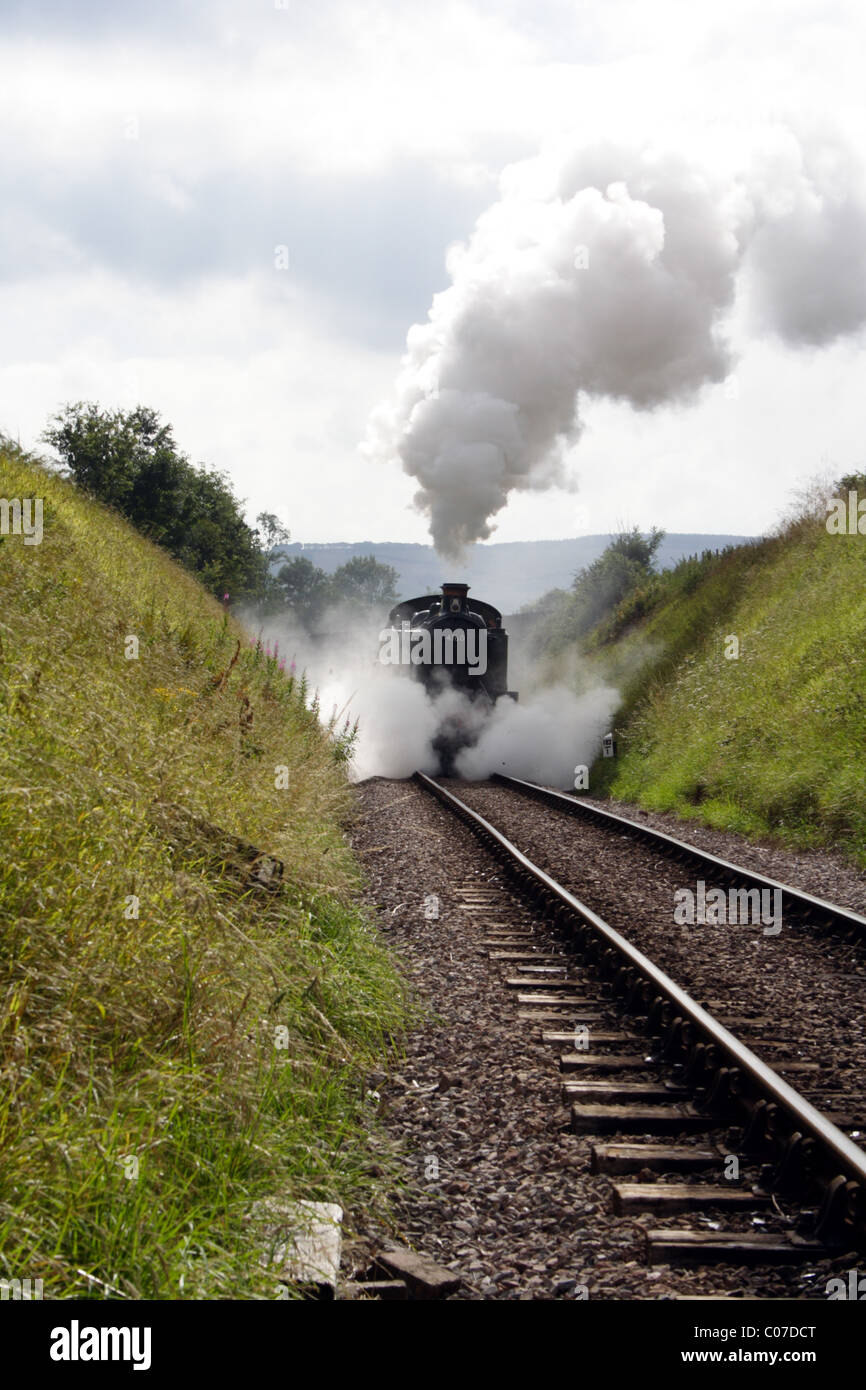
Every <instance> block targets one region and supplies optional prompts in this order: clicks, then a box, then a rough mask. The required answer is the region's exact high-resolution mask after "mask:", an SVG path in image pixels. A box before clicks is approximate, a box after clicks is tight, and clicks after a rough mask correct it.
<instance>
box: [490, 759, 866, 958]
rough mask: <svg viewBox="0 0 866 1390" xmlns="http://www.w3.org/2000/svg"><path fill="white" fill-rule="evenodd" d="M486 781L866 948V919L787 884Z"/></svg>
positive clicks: (507, 782) (589, 809) (520, 785)
mask: <svg viewBox="0 0 866 1390" xmlns="http://www.w3.org/2000/svg"><path fill="white" fill-rule="evenodd" d="M491 781H492V782H495V783H496V784H497V785H499V786H502V787H507V788H508V789H509V790H511V791H514V792H517V793H518V794H519V795H521V796H525V797H530V798H532V799H533V800H535V801H539V802H541V803H542V805H545V806H550V807H552V808H554V809H555V810H557V811H562V812H564V813H565V814H566V815H570V816H575V817H578V818H580V819H582V820H584V821H588V822H589V823H591V824H592V825H596V826H601V827H602V828H604V829H607V830H610V831H612V832H614V833H615V834H617V835H620V836H626V837H628V838H629V839H630V840H633V841H635V842H636V843H640V844H645V845H649V846H651V847H652V848H653V849H654V850H658V851H659V852H660V853H662V854H664V855H665V857H666V858H667V859H669V860H670V861H672V862H673V863H676V864H690V865H693V866H696V867H697V868H699V869H700V870H702V871H704V872H706V873H708V874H710V875H711V876H712V879H713V880H714V881H715V882H717V883H720V884H724V885H726V886H728V885H730V886H736V887H740V886H744V885H745V886H746V887H747V888H757V889H758V891H759V892H760V891H769V892H780V893H781V895H782V911H783V913H784V915H785V917H786V918H787V919H788V920H791V919H795V920H797V921H800V922H808V923H811V924H812V925H814V926H817V927H821V928H822V929H831V930H833V931H835V932H837V933H839V934H840V935H841V936H842V937H843V938H844V939H845V940H847V941H850V942H856V943H857V944H858V945H866V917H864V916H862V914H861V913H859V912H854V911H853V909H851V908H847V907H840V906H839V905H838V904H836V903H830V902H827V901H826V899H824V898H819V897H816V896H815V895H814V894H812V893H807V892H804V890H803V889H802V888H796V887H793V886H792V885H791V884H788V883H780V882H779V880H778V879H775V878H770V877H769V876H768V875H766V874H760V873H758V872H757V871H756V870H754V869H748V868H745V867H744V866H743V865H741V864H732V863H731V862H730V861H729V860H727V859H721V858H720V857H719V856H718V855H715V854H710V853H709V852H708V851H707V850H703V849H700V848H699V847H698V846H697V845H691V844H688V843H687V842H686V841H685V840H678V839H676V838H675V837H674V836H673V835H668V834H666V833H665V832H664V831H662V830H656V829H655V828H654V827H653V826H650V825H645V824H643V823H642V822H640V821H634V820H630V819H629V818H628V817H626V816H621V815H618V814H617V813H616V812H615V811H608V810H606V809H605V808H603V807H601V806H594V805H592V804H591V803H590V802H587V801H584V800H582V799H581V798H580V797H577V796H572V795H570V794H568V793H566V792H558V791H553V790H551V789H550V788H549V787H541V786H539V785H538V783H537V782H527V781H525V780H523V779H522V778H519V777H507V776H505V775H504V774H503V773H494V774H493V776H492V778H491Z"/></svg>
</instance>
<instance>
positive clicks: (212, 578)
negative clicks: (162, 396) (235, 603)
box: [42, 401, 268, 600]
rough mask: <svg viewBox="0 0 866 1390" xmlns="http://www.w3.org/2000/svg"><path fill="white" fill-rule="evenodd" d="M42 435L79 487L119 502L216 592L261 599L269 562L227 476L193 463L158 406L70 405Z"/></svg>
mask: <svg viewBox="0 0 866 1390" xmlns="http://www.w3.org/2000/svg"><path fill="white" fill-rule="evenodd" d="M42 437H43V439H45V440H46V442H47V443H49V444H52V445H53V446H54V448H55V449H56V450H57V452H58V453H59V454H60V457H61V459H62V460H63V464H64V466H65V468H66V470H67V471H68V473H69V474H70V475H71V477H72V478H73V479H74V481H75V482H76V483H77V484H78V486H79V487H81V488H83V489H85V490H86V491H87V492H89V493H91V494H92V495H93V496H94V497H97V498H99V500H100V501H101V502H105V503H107V504H108V506H111V507H114V508H115V509H116V510H117V511H119V512H120V513H121V514H122V515H123V516H125V517H126V518H127V520H129V521H130V522H132V524H133V526H135V527H136V528H137V529H138V530H139V531H141V532H142V534H143V535H145V536H147V537H148V538H149V539H150V540H153V541H155V542H156V543H157V544H158V545H162V546H164V547H165V549H166V550H167V551H168V552H169V554H171V555H173V556H174V558H175V559H176V560H178V561H179V563H180V564H182V565H184V566H185V567H186V568H187V569H189V570H191V571H192V572H193V573H194V574H196V575H197V576H198V577H199V578H200V579H201V581H202V583H203V584H205V585H206V587H207V588H209V589H210V590H211V592H212V593H214V594H216V595H217V596H218V597H220V598H221V597H222V595H223V594H224V593H226V592H227V593H230V594H231V596H232V598H233V599H235V600H237V599H245V598H246V599H250V598H257V597H260V596H261V595H262V594H264V593H265V592H266V590H267V583H268V573H267V560H266V558H265V556H264V554H263V553H262V550H261V548H260V547H259V544H258V537H257V535H256V534H255V533H254V532H253V531H251V530H250V528H249V526H247V524H246V522H245V521H244V519H243V515H242V512H241V509H240V504H239V502H238V500H237V498H236V497H235V495H234V493H233V491H232V488H231V485H230V484H229V482H228V480H227V479H226V477H225V475H224V474H222V473H219V472H216V471H215V470H212V469H207V468H205V467H203V466H202V465H193V464H191V463H190V461H189V459H188V458H187V456H186V455H185V454H184V453H182V452H181V451H180V450H179V449H178V448H177V446H176V444H175V442H174V436H173V434H172V429H171V426H170V425H167V424H166V425H164V424H162V423H161V422H160V417H159V415H158V413H157V412H156V411H155V410H151V409H149V408H148V407H146V406H137V407H136V408H135V410H130V411H126V412H124V411H121V410H101V409H100V407H99V406H98V405H96V404H94V403H93V402H84V401H78V402H77V403H76V404H74V405H66V406H64V408H63V409H62V410H61V411H59V412H58V413H57V414H56V415H54V416H52V418H51V420H50V421H49V426H48V428H47V429H46V430H45V432H44V434H43V436H42Z"/></svg>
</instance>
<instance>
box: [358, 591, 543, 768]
mask: <svg viewBox="0 0 866 1390" xmlns="http://www.w3.org/2000/svg"><path fill="white" fill-rule="evenodd" d="M388 618H389V622H390V624H391V626H390V629H386V630H385V632H384V633H383V634H381V639H382V642H383V646H382V650H381V652H380V660H382V661H384V662H386V663H387V664H390V665H398V666H400V667H401V668H402V669H404V670H406V671H408V672H409V673H411V674H412V675H413V676H414V677H415V678H416V679H418V680H420V681H422V682H423V684H424V686H425V687H426V689H427V691H428V692H429V693H430V694H431V695H433V696H437V695H440V694H441V693H443V692H444V691H447V690H457V691H459V692H460V694H461V695H463V696H465V697H466V701H461V702H458V703H457V704H456V705H455V706H454V707H449V708H447V709H446V710H445V711H444V712H443V717H442V724H441V727H440V729H439V732H438V734H437V737H436V739H435V740H434V744H433V746H434V748H435V749H436V750H437V752H438V753H439V759H440V764H441V771H443V772H444V773H446V774H449V773H452V772H453V770H454V761H455V758H456V756H457V753H458V752H459V751H460V749H461V748H466V747H469V746H471V745H472V744H473V743H475V742H477V740H478V737H479V736H480V733H481V730H482V728H483V724H484V719H485V717H486V716H487V715H488V714H489V712H490V711H491V710H492V708H493V706H494V705H495V703H496V701H497V700H499V699H501V698H502V697H504V696H507V697H508V698H509V699H511V700H516V699H517V692H516V691H513V690H509V689H508V634H507V632H506V631H505V629H504V628H503V626H502V614H501V613H500V612H499V609H498V608H494V607H493V605H492V604H491V603H483V602H482V601H481V600H480V599H470V598H469V585H468V584H457V583H449V584H443V585H442V591H441V593H439V594H424V595H421V596H420V597H418V598H412V599H405V600H404V601H403V602H402V603H398V604H396V605H395V607H394V608H392V609H391V612H390V613H389V615H388Z"/></svg>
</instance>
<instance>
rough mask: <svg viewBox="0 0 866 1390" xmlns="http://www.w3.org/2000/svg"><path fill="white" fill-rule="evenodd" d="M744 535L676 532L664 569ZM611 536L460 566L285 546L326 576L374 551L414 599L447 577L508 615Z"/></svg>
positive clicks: (524, 546) (485, 556) (364, 550)
mask: <svg viewBox="0 0 866 1390" xmlns="http://www.w3.org/2000/svg"><path fill="white" fill-rule="evenodd" d="M747 539H749V538H748V537H746V536H717V535H694V534H690V533H687V532H672V533H671V534H670V535H668V536H665V539H664V540H663V541H662V544H661V546H660V547H659V551H658V564H659V566H660V567H661V568H662V569H667V568H669V566H671V565H675V564H676V563H677V561H678V560H681V559H682V558H683V556H684V555H694V554H696V553H698V554H699V553H700V552H701V551H702V550H721V549H722V548H723V547H724V546H726V545H739V544H741V543H742V542H743V541H744V540H747ZM609 540H610V535H609V534H607V533H605V534H604V535H600V536H578V537H575V539H574V540H565V541H504V542H496V543H494V544H492V545H475V546H473V547H472V548H471V550H470V551H469V553H468V556H467V560H466V562H465V563H464V564H462V565H453V564H450V563H447V562H446V561H444V560H443V559H441V557H440V556H439V555H437V554H436V552H435V550H434V549H433V547H432V545H404V544H402V543H401V542H399V541H379V542H373V541H351V542H349V541H346V542H338V541H334V542H324V543H322V544H314V545H303V544H300V543H293V544H290V545H286V546H281V547H280V551H281V552H284V553H285V555H286V558H288V559H292V558H294V557H295V556H298V555H303V556H305V557H306V558H307V559H308V560H311V561H312V562H313V564H314V565H318V567H319V568H320V569H323V570H325V571H326V573H328V574H333V572H334V570H335V569H338V568H339V566H340V565H345V563H346V562H347V560H351V559H353V558H354V557H355V556H356V555H375V557H376V559H377V560H379V561H381V563H382V564H386V565H393V566H394V568H395V570H396V571H397V573H398V574H399V576H400V585H399V588H400V594H401V596H402V597H405V598H410V597H412V596H413V595H415V594H423V593H430V592H432V591H433V590H434V589H438V588H439V585H440V584H441V583H442V582H443V581H444V580H446V579H455V580H461V581H463V582H464V583H468V584H469V585H471V587H472V592H473V593H474V594H475V596H476V598H483V599H486V600H487V601H488V603H494V604H495V605H496V607H497V608H501V609H502V611H503V612H504V613H514V612H516V610H517V609H518V608H522V606H523V605H524V604H525V603H532V602H533V600H534V599H537V598H540V597H541V595H542V594H544V593H546V592H547V591H548V589H567V588H568V586H569V584H570V583H571V581H572V579H573V577H574V574H575V571H577V570H579V569H581V568H582V566H583V565H588V564H591V562H592V561H593V560H595V559H597V558H598V556H599V555H600V554H601V553H602V551H603V550H604V548H605V546H606V545H607V544H608V542H609Z"/></svg>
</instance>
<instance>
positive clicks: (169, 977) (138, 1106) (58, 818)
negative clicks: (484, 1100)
mask: <svg viewBox="0 0 866 1390" xmlns="http://www.w3.org/2000/svg"><path fill="white" fill-rule="evenodd" d="M0 497H4V498H6V499H22V498H43V499H44V519H43V537H42V540H41V543H39V544H25V542H24V536H23V535H21V534H6V535H4V536H2V538H0V593H2V609H0V740H2V750H3V756H2V760H0V840H2V843H3V845H4V855H3V860H2V864H0V969H2V975H3V980H2V988H0V1057H2V1068H3V1085H2V1088H0V1146H2V1153H3V1163H2V1167H0V1278H30V1279H42V1280H43V1283H44V1293H45V1297H53V1298H64V1297H73V1298H79V1297H83V1296H87V1295H88V1294H90V1295H91V1296H93V1297H105V1296H111V1297H115V1296H119V1297H129V1298H178V1297H185V1298H220V1297H253V1298H255V1297H261V1298H273V1297H277V1296H279V1290H278V1288H277V1287H276V1284H275V1278H274V1276H273V1274H272V1273H269V1272H268V1271H266V1269H265V1268H264V1267H263V1266H261V1265H260V1264H259V1261H258V1246H257V1244H256V1240H255V1238H254V1236H253V1233H252V1228H251V1225H250V1212H251V1210H252V1208H253V1206H254V1204H255V1203H256V1202H257V1201H258V1200H260V1199H263V1198H273V1197H277V1198H280V1199H284V1198H293V1197H304V1198H314V1199H322V1200H334V1201H337V1202H339V1203H341V1204H342V1205H343V1206H344V1207H346V1208H348V1209H349V1210H350V1211H358V1210H359V1209H362V1208H363V1207H364V1206H365V1205H367V1204H371V1203H372V1204H375V1203H377V1202H378V1201H379V1198H380V1194H381V1188H382V1185H383V1183H384V1181H385V1180H386V1174H385V1173H384V1172H383V1169H382V1167H381V1162H382V1160H381V1157H380V1156H379V1154H378V1152H377V1151H376V1149H375V1147H374V1146H375V1144H376V1140H375V1137H373V1138H372V1139H371V1138H370V1134H369V1131H370V1101H369V1097H368V1095H367V1091H366V1086H365V1078H366V1076H367V1075H368V1073H369V1070H370V1068H371V1065H372V1064H373V1063H374V1061H377V1060H380V1059H381V1057H382V1055H383V1054H384V1053H386V1052H387V1051H388V1050H389V1049H390V1048H391V1047H392V1045H393V1043H392V1040H393V1038H394V1037H395V1035H396V1032H397V1030H398V1029H399V1028H400V1027H401V1024H402V1022H403V1021H404V1015H405V1003H404V996H403V993H402V990H401V986H400V983H399V981H398V979H397V978H396V976H395V974H394V971H393V969H392V967H391V965H390V963H389V960H388V958H387V957H386V955H385V953H384V952H383V950H382V949H381V948H380V946H379V944H378V942H377V939H376V936H375V932H374V929H373V928H372V926H371V925H370V924H369V923H368V921H367V920H366V919H365V917H364V916H363V914H362V913H361V911H360V910H359V909H358V907H357V906H356V905H355V901H354V895H355V890H356V888H357V877H356V868H355V864H354V861H353V859H352V857H351V855H350V853H349V851H348V849H347V847H346V844H345V841H344V838H343V836H342V834H341V829H340V827H341V823H342V822H343V820H344V817H345V816H346V814H347V811H348V806H349V792H348V789H347V784H346V778H345V769H344V766H343V763H344V760H345V756H346V752H347V746H346V739H347V738H350V734H346V733H345V732H343V733H341V731H339V730H336V729H332V730H330V731H328V730H327V729H323V728H322V727H321V725H320V723H319V720H318V718H317V714H316V711H315V709H311V708H310V707H309V705H310V697H309V692H308V691H307V690H306V689H305V686H304V684H303V682H300V681H298V680H296V679H295V678H293V677H292V676H289V675H287V674H285V673H284V672H283V671H281V669H280V666H279V663H278V661H277V659H276V658H273V657H270V656H268V655H267V654H266V653H265V652H263V651H262V650H261V649H260V647H258V646H256V645H252V644H251V643H250V641H249V638H248V637H247V636H246V635H245V633H244V632H243V630H242V629H241V628H240V627H238V626H237V625H236V624H235V622H234V621H233V620H232V618H231V616H230V615H229V614H228V613H227V612H226V611H225V610H224V608H223V607H221V605H220V604H219V603H218V602H216V601H215V600H214V599H213V598H212V597H210V596H208V594H207V593H206V592H205V591H204V589H203V588H202V587H200V585H199V584H198V583H197V582H196V580H195V579H194V578H193V577H192V576H190V575H189V574H188V573H186V572H184V571H183V570H182V569H180V568H178V566H177V565H176V564H175V563H173V562H172V560H171V559H170V558H169V557H168V555H167V554H166V553H165V552H164V551H163V550H160V549H159V548H157V547H156V546H154V545H152V544H149V543H148V542H147V541H145V540H143V539H142V538H141V536H140V535H138V534H137V532H136V531H135V530H133V528H132V527H131V526H130V525H129V524H127V523H126V522H125V521H124V520H122V519H121V518H120V517H119V516H118V515H117V514H116V512H113V511H111V510H109V509H108V508H107V507H105V506H102V505H100V504H99V503H97V502H96V501H94V500H92V499H91V498H89V497H87V496H85V495H84V494H83V493H82V492H80V491H79V490H78V489H77V488H75V487H74V486H73V485H72V484H71V483H70V482H69V481H66V480H64V479H62V478H60V477H59V476H58V475H57V474H56V472H51V471H47V470H45V469H44V468H42V467H40V466H39V465H38V464H37V463H35V462H33V461H32V460H28V459H27V458H26V457H24V456H22V455H21V454H20V452H18V453H16V451H14V450H11V451H10V450H6V451H3V450H0ZM7 529H8V528H7ZM232 837H235V838H232ZM249 846H253V847H254V849H253V850H252V851H251V850H250V849H249ZM256 850H260V851H263V852H265V853H266V854H267V855H268V856H272V857H273V858H274V859H276V860H279V861H282V863H283V865H284V870H283V876H282V881H281V885H280V886H279V888H278V891H271V890H269V889H268V888H267V887H264V886H262V885H261V884H260V883H257V882H256V881H255V880H254V876H251V873H250V856H251V854H253V855H254V854H255V851H256ZM265 862H267V863H269V862H270V861H265ZM271 867H272V865H271ZM274 881H276V880H272V882H274Z"/></svg>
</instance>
